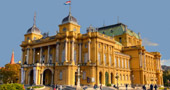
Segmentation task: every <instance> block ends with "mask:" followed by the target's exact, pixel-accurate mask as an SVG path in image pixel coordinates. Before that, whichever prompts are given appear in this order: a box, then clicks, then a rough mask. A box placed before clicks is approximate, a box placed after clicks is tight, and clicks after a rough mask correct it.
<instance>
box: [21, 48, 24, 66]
mask: <svg viewBox="0 0 170 90" xmlns="http://www.w3.org/2000/svg"><path fill="white" fill-rule="evenodd" d="M23 55H24V49H22V55H21V64H24V62H23V61H24V58H23V57H24V56H23Z"/></svg>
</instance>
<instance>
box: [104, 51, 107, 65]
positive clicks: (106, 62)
mask: <svg viewBox="0 0 170 90" xmlns="http://www.w3.org/2000/svg"><path fill="white" fill-rule="evenodd" d="M104 63H105V65H106V64H107V62H106V54H104Z"/></svg>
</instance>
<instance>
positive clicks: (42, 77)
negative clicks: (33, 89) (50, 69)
mask: <svg viewBox="0 0 170 90" xmlns="http://www.w3.org/2000/svg"><path fill="white" fill-rule="evenodd" d="M41 85H43V73H42V74H41Z"/></svg>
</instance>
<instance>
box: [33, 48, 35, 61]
mask: <svg viewBox="0 0 170 90" xmlns="http://www.w3.org/2000/svg"><path fill="white" fill-rule="evenodd" d="M34 63H35V48H34V49H33V64H34Z"/></svg>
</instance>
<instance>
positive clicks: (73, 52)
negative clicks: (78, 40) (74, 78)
mask: <svg viewBox="0 0 170 90" xmlns="http://www.w3.org/2000/svg"><path fill="white" fill-rule="evenodd" d="M71 43H72V62H74V41H71ZM75 63H76V62H75Z"/></svg>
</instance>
